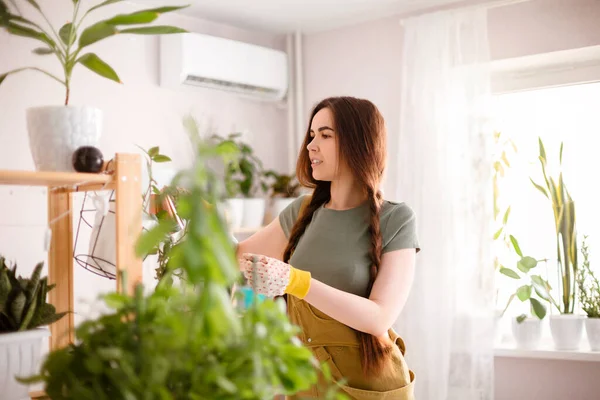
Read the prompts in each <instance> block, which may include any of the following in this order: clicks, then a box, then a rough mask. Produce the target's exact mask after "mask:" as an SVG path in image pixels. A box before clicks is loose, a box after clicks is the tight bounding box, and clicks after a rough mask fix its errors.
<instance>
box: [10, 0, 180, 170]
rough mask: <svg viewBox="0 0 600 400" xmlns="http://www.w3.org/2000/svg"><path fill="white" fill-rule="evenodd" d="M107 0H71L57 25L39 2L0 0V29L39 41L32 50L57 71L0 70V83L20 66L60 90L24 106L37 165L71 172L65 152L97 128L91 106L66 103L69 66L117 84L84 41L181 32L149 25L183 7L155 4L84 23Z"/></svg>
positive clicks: (95, 134)
mask: <svg viewBox="0 0 600 400" xmlns="http://www.w3.org/2000/svg"><path fill="white" fill-rule="evenodd" d="M121 2H122V0H108V1H103V2H100V3H99V4H96V5H94V6H93V7H90V8H89V9H88V10H86V11H85V12H83V10H80V6H81V3H82V2H81V1H79V0H73V12H72V14H71V15H69V16H65V17H64V20H68V22H67V23H65V24H64V25H63V26H62V27H60V28H57V27H54V26H52V25H51V24H50V22H49V20H48V18H47V16H46V14H45V13H44V11H43V10H42V7H40V5H39V4H38V2H37V1H36V0H10V1H7V0H0V28H5V29H6V30H7V31H8V32H9V33H11V34H13V35H17V36H22V37H27V38H31V39H34V40H36V41H38V42H40V45H41V46H40V47H37V48H35V49H33V53H34V54H37V55H40V56H42V57H47V56H53V57H56V59H57V60H58V62H59V64H60V66H61V71H62V74H61V76H55V75H53V74H51V73H49V72H47V71H45V70H43V69H41V68H37V67H23V68H17V69H15V70H12V71H8V72H5V73H3V74H0V84H1V83H2V81H4V80H5V79H6V78H7V76H9V75H13V74H16V73H19V72H22V71H26V70H33V71H38V72H41V73H43V74H45V75H47V76H48V77H50V78H51V79H53V80H54V81H56V82H57V83H59V84H60V85H62V86H63V87H64V89H65V100H64V106H45V107H31V108H29V109H27V130H28V132H29V147H30V150H31V154H32V156H33V160H34V163H35V167H36V169H38V170H52V171H73V167H72V163H71V157H72V154H73V152H74V151H75V150H76V149H77V148H79V147H81V146H96V145H97V144H98V141H99V139H100V135H101V131H102V112H101V111H100V110H99V109H97V108H94V107H87V106H86V107H80V106H71V105H69V101H70V95H71V87H72V81H71V78H72V74H73V70H74V69H75V68H76V67H77V66H78V65H82V66H84V67H86V68H88V69H89V70H91V71H93V72H95V73H96V74H98V75H100V76H101V77H103V78H107V79H110V80H112V81H115V82H118V83H121V79H120V78H119V76H118V75H117V73H116V72H115V70H114V69H113V68H112V67H111V66H110V65H108V64H107V63H106V62H105V61H104V60H103V59H101V58H100V57H99V56H98V55H97V54H95V53H93V52H91V51H89V49H90V46H92V45H94V44H96V43H98V42H99V41H101V40H103V39H106V38H109V37H112V36H115V35H117V34H140V35H160V34H170V33H181V32H185V31H184V30H183V29H180V28H176V27H173V26H158V25H149V24H150V23H152V22H154V21H155V20H156V19H157V18H158V17H159V16H160V15H161V14H164V13H167V12H172V11H176V10H179V9H181V8H183V7H179V6H172V7H158V8H152V9H147V10H142V11H136V12H133V13H130V14H119V15H116V16H114V17H112V18H108V19H105V20H101V21H99V22H95V23H93V24H91V25H89V26H84V25H83V23H84V22H85V21H86V18H87V17H88V15H91V14H93V13H94V12H95V11H96V10H98V9H100V8H103V7H105V6H108V5H111V4H115V3H121ZM18 3H21V5H22V6H23V5H25V4H28V5H29V6H32V7H33V10H34V11H35V12H36V13H37V14H39V16H40V17H41V18H42V19H43V20H44V21H45V26H42V25H44V24H42V23H38V22H36V21H33V20H30V19H28V18H25V17H24V16H23V15H22V14H21V12H20V11H21V10H20V8H19V6H18V5H17V4H18Z"/></svg>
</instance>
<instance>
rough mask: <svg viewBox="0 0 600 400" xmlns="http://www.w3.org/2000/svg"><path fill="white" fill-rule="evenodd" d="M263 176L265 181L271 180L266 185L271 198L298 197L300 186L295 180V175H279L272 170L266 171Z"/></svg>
mask: <svg viewBox="0 0 600 400" xmlns="http://www.w3.org/2000/svg"><path fill="white" fill-rule="evenodd" d="M264 175H265V178H266V179H271V181H270V182H269V183H268V185H269V188H270V190H271V197H279V198H294V197H298V190H299V189H300V184H299V183H298V181H297V180H296V176H295V175H287V174H280V173H278V172H276V171H273V170H269V171H266V172H265V174H264Z"/></svg>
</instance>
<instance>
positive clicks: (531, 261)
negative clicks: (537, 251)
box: [517, 256, 537, 273]
mask: <svg viewBox="0 0 600 400" xmlns="http://www.w3.org/2000/svg"><path fill="white" fill-rule="evenodd" d="M536 266H537V260H536V259H535V258H533V257H529V256H525V257H523V258H521V259H520V260H519V262H517V268H519V269H520V270H521V271H523V272H525V273H528V272H529V270H530V269H532V268H535V267H536Z"/></svg>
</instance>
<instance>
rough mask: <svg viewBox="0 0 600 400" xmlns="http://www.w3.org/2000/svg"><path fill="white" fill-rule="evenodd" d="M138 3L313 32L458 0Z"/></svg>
mask: <svg viewBox="0 0 600 400" xmlns="http://www.w3.org/2000/svg"><path fill="white" fill-rule="evenodd" d="M134 2H136V3H141V4H146V5H149V4H152V5H154V4H156V5H167V4H169V5H171V4H190V5H191V6H190V7H188V8H187V9H185V10H183V11H184V12H185V14H188V15H192V16H195V17H199V18H204V19H209V20H211V21H215V22H222V23H226V24H231V25H235V26H238V27H241V28H248V29H255V30H261V31H268V32H274V33H287V32H293V31H296V30H300V31H302V32H304V33H314V32H319V31H327V30H331V29H337V28H340V27H343V26H348V25H353V24H358V23H361V22H367V21H371V20H375V19H379V18H384V17H391V16H394V15H399V14H405V13H411V12H414V11H417V10H420V9H429V8H432V7H436V6H443V5H448V4H451V3H456V2H458V0H187V1H186V0H169V1H168V2H165V0H134Z"/></svg>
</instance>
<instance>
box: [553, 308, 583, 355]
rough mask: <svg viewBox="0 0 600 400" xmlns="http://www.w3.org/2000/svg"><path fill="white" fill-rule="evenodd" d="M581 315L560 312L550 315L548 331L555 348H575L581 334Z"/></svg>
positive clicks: (577, 346)
mask: <svg viewBox="0 0 600 400" xmlns="http://www.w3.org/2000/svg"><path fill="white" fill-rule="evenodd" d="M584 319H585V317H584V316H582V315H576V314H561V315H551V316H550V332H552V339H553V340H554V348H555V349H556V350H577V349H578V348H579V344H580V343H581V335H582V334H583V320H584Z"/></svg>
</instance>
